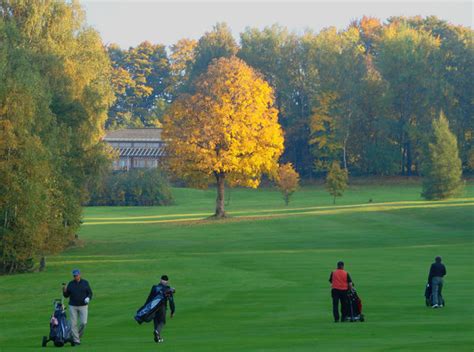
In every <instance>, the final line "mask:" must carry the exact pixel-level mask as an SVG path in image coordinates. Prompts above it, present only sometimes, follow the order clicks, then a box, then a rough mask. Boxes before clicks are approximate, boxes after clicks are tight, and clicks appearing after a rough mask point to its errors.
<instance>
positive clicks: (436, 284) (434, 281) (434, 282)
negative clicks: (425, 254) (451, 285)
mask: <svg viewBox="0 0 474 352" xmlns="http://www.w3.org/2000/svg"><path fill="white" fill-rule="evenodd" d="M445 275H446V267H445V266H444V264H443V263H441V257H436V258H435V262H434V263H433V264H431V268H430V273H429V274H428V283H429V284H430V286H431V297H432V304H433V306H432V307H433V308H439V307H443V299H442V297H441V291H442V289H443V277H444V276H445Z"/></svg>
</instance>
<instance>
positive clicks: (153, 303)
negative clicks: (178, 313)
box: [134, 286, 175, 324]
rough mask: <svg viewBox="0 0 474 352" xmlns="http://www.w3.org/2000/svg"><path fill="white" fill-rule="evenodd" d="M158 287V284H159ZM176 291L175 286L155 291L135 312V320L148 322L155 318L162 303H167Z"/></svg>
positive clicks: (139, 322)
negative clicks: (168, 298)
mask: <svg viewBox="0 0 474 352" xmlns="http://www.w3.org/2000/svg"><path fill="white" fill-rule="evenodd" d="M157 287H158V286H157ZM174 292H175V289H174V288H171V287H170V288H168V289H166V290H165V289H160V290H157V291H156V292H155V293H154V296H153V298H152V299H151V300H149V301H147V302H146V303H145V304H144V305H143V306H142V307H140V308H139V309H138V310H137V313H136V314H135V317H134V318H135V320H136V321H137V323H138V324H142V323H144V322H145V323H148V322H150V321H152V320H153V318H154V317H155V313H156V312H157V311H158V309H159V308H160V307H161V305H162V304H164V303H166V298H167V297H169V296H171V295H173V293H174Z"/></svg>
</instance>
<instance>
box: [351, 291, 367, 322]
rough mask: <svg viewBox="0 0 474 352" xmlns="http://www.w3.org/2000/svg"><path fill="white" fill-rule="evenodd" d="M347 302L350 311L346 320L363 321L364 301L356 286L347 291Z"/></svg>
mask: <svg viewBox="0 0 474 352" xmlns="http://www.w3.org/2000/svg"><path fill="white" fill-rule="evenodd" d="M347 304H348V307H347V312H348V313H349V316H348V317H347V318H346V321H350V322H355V321H360V322H363V321H364V320H365V318H364V315H363V314H362V301H361V299H360V298H359V295H358V294H357V291H356V290H355V289H354V288H353V289H352V290H349V291H348V292H347Z"/></svg>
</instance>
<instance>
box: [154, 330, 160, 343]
mask: <svg viewBox="0 0 474 352" xmlns="http://www.w3.org/2000/svg"><path fill="white" fill-rule="evenodd" d="M153 340H154V341H155V342H156V343H158V341H159V340H160V334H158V331H153Z"/></svg>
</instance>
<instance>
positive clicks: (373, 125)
mask: <svg viewBox="0 0 474 352" xmlns="http://www.w3.org/2000/svg"><path fill="white" fill-rule="evenodd" d="M472 39H473V31H472V30H471V29H469V28H465V27H461V26H455V25H452V24H449V23H447V22H445V21H443V20H441V19H438V18H436V17H428V18H421V17H415V18H400V17H393V18H389V19H387V20H386V21H385V22H381V21H380V20H378V19H374V18H362V19H360V20H358V21H354V22H353V23H350V24H349V25H348V27H347V28H346V29H344V30H340V31H338V30H337V29H336V28H326V29H324V30H322V31H320V32H319V33H315V32H306V33H304V34H302V35H297V34H294V33H291V32H289V31H288V30H287V29H286V28H284V27H281V26H278V25H274V26H272V27H268V28H265V29H263V30H258V29H255V28H249V29H247V30H246V31H245V32H243V33H241V34H240V43H237V41H236V40H235V39H234V37H233V36H232V34H231V30H230V28H228V27H227V26H226V25H225V24H217V25H216V26H215V27H214V28H213V30H212V31H210V32H207V33H205V34H204V35H203V36H202V37H201V38H200V39H199V40H198V41H193V40H189V39H183V40H180V41H179V42H178V43H176V44H175V45H172V46H171V47H170V48H166V47H165V46H164V45H161V44H152V43H149V42H143V43H142V44H140V45H138V46H137V47H133V48H129V49H127V50H123V49H120V48H119V47H118V46H116V45H110V46H109V47H108V52H109V56H110V58H111V61H112V65H113V67H114V71H113V80H114V86H115V91H116V96H117V100H116V102H115V104H114V105H113V107H112V109H110V111H109V117H108V120H107V128H118V127H122V126H127V127H134V126H160V124H161V122H162V119H163V116H164V115H165V114H166V111H167V109H168V106H169V105H170V103H172V102H173V101H174V100H175V99H176V98H177V97H179V96H180V95H181V94H185V93H189V92H192V91H193V89H194V88H193V86H194V82H195V80H196V79H197V77H198V76H199V75H200V74H202V73H204V72H205V71H206V69H207V67H208V65H209V63H210V62H211V61H212V60H213V59H215V58H218V57H230V56H234V55H237V56H238V57H240V58H241V59H243V60H244V61H245V62H246V63H247V64H249V65H250V66H252V67H253V68H254V69H256V70H257V71H259V72H260V73H261V74H262V75H263V77H264V79H265V80H266V81H267V82H269V83H270V85H271V86H272V87H273V89H274V92H275V98H276V107H277V109H278V111H279V122H280V124H281V125H282V126H283V129H284V132H285V153H284V155H283V158H282V159H283V160H282V161H283V162H291V163H292V164H293V165H294V166H295V168H296V170H297V171H298V172H299V173H300V175H301V176H302V177H303V178H309V177H317V176H320V175H321V174H325V172H326V171H327V170H328V167H329V165H331V164H332V162H333V161H335V160H336V161H340V162H341V164H342V165H343V166H344V167H345V168H346V169H348V170H349V172H350V174H351V175H418V174H420V172H421V170H422V161H423V160H422V155H423V154H424V153H425V152H426V148H427V141H428V136H429V135H430V133H431V125H432V121H433V119H434V118H435V117H438V116H439V114H440V111H444V114H445V115H446V116H447V118H448V120H449V122H450V128H451V130H452V131H453V132H454V134H455V135H456V137H457V140H458V144H459V150H460V154H461V159H462V164H463V169H464V171H465V172H470V171H472V170H473V168H474V149H473V125H474V122H473V121H474V119H473V84H472V77H473V76H474V72H473V67H474V44H473V41H472Z"/></svg>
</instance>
